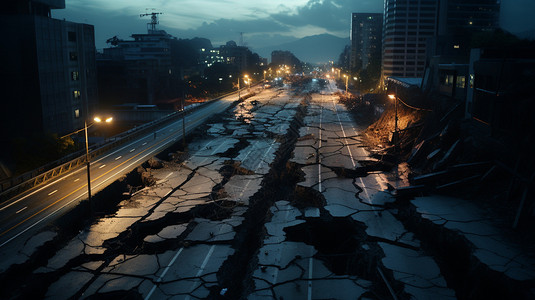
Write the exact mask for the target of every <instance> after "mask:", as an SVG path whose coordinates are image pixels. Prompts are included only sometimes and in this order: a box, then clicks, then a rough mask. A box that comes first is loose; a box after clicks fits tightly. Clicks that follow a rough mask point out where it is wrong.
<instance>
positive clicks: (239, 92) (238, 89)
mask: <svg viewBox="0 0 535 300" xmlns="http://www.w3.org/2000/svg"><path fill="white" fill-rule="evenodd" d="M238 101H240V76H238Z"/></svg>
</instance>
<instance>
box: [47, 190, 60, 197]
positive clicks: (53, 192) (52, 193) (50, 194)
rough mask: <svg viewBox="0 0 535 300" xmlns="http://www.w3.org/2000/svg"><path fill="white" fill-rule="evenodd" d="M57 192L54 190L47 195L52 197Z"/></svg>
mask: <svg viewBox="0 0 535 300" xmlns="http://www.w3.org/2000/svg"><path fill="white" fill-rule="evenodd" d="M57 191H58V190H54V191H52V192H50V193H48V195H49V196H52V195H54V194H55V193H56V192H57Z"/></svg>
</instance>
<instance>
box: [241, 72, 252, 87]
mask: <svg viewBox="0 0 535 300" xmlns="http://www.w3.org/2000/svg"><path fill="white" fill-rule="evenodd" d="M243 82H245V84H247V86H248V87H247V90H250V89H251V79H249V75H247V74H246V75H244V76H243Z"/></svg>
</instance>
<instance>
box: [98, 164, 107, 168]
mask: <svg viewBox="0 0 535 300" xmlns="http://www.w3.org/2000/svg"><path fill="white" fill-rule="evenodd" d="M105 166H106V165H102V166H100V167H98V168H99V169H102V168H104V167H105Z"/></svg>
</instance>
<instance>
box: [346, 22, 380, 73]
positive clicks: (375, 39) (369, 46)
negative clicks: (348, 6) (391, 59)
mask: <svg viewBox="0 0 535 300" xmlns="http://www.w3.org/2000/svg"><path fill="white" fill-rule="evenodd" d="M382 29H383V15H382V14H380V13H353V14H352V15H351V55H350V69H351V70H352V71H358V70H362V69H366V67H368V65H369V64H370V61H371V60H374V59H375V60H378V61H380V60H381V36H382V32H383V30H382Z"/></svg>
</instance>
